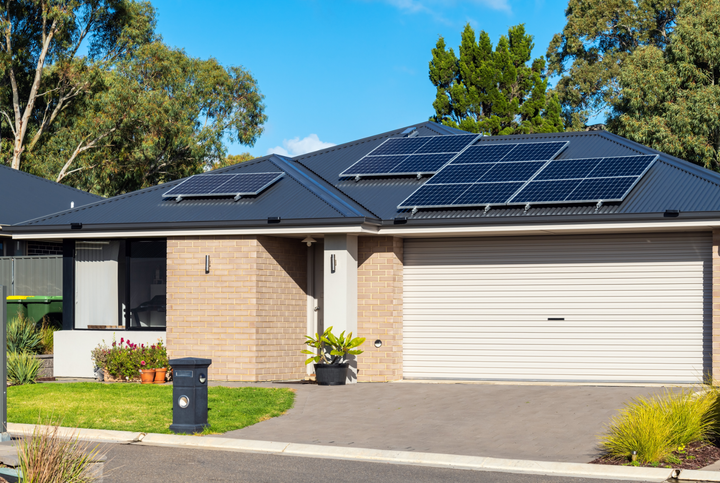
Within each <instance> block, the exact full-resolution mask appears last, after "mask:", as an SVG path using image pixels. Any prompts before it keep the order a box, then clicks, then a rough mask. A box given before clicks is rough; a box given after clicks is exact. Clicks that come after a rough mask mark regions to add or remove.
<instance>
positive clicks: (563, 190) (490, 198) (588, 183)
mask: <svg viewBox="0 0 720 483" xmlns="http://www.w3.org/2000/svg"><path fill="white" fill-rule="evenodd" d="M539 144H544V146H539ZM552 144H555V146H551V145H552ZM507 146H511V147H510V149H508V147H507ZM565 146H566V143H525V145H514V144H502V145H495V146H492V145H491V146H487V147H486V146H471V147H469V148H468V149H466V150H465V151H464V152H463V153H462V155H460V156H458V157H456V158H454V159H453V160H452V161H451V162H450V163H448V164H447V165H445V166H444V167H443V168H442V169H441V170H440V171H438V173H437V174H435V175H434V176H433V177H432V178H431V179H430V180H428V182H427V183H425V184H424V185H423V186H421V187H420V188H418V189H417V190H416V191H415V192H414V193H413V194H412V195H410V196H409V197H408V198H407V199H406V200H405V201H403V202H402V203H400V205H398V208H399V209H410V208H457V207H472V206H483V205H486V206H487V205H513V204H523V205H524V204H528V203H530V204H534V203H535V204H557V203H589V202H598V201H602V202H616V201H622V200H623V199H625V197H626V196H627V195H628V193H629V192H630V190H632V188H633V187H634V186H635V185H636V184H637V183H638V181H640V179H641V178H642V176H643V175H644V174H645V173H646V172H647V170H649V169H650V167H651V166H652V164H653V163H654V162H655V160H656V159H657V156H656V155H642V156H614V157H604V158H580V159H552V158H550V160H549V161H548V160H544V161H543V160H532V161H526V160H525V158H527V157H530V158H533V157H542V156H544V157H546V158H547V157H554V156H557V154H558V153H559V152H560V151H562V149H564V147H565ZM479 148H486V149H479ZM488 160H492V161H491V162H489V161H488Z"/></svg>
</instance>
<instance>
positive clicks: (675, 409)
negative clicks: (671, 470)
mask: <svg viewBox="0 0 720 483" xmlns="http://www.w3.org/2000/svg"><path fill="white" fill-rule="evenodd" d="M717 403H718V392H717V391H716V390H708V391H706V392H704V393H700V394H698V393H695V392H693V391H690V390H682V391H680V392H675V393H674V392H670V391H668V392H666V393H665V394H663V395H659V396H654V397H650V398H644V397H638V398H636V399H633V400H632V401H631V402H630V403H629V404H627V405H626V406H625V407H624V408H623V409H622V410H620V414H618V415H617V416H614V417H613V418H612V419H611V421H610V424H609V426H608V428H607V431H606V433H605V434H604V435H603V436H602V438H601V446H602V448H603V449H604V451H605V452H606V453H607V454H609V455H612V456H623V457H627V458H628V459H629V458H630V456H631V455H632V452H633V451H637V457H638V461H639V462H640V463H643V464H647V463H652V462H662V461H664V460H666V459H667V458H668V457H669V456H670V454H671V453H672V452H673V451H675V450H677V449H678V448H679V447H684V446H685V445H687V444H688V443H692V442H694V441H702V440H705V439H706V438H707V437H708V436H710V434H711V433H713V432H714V429H713V424H714V414H715V410H716V408H715V405H716V404H717Z"/></svg>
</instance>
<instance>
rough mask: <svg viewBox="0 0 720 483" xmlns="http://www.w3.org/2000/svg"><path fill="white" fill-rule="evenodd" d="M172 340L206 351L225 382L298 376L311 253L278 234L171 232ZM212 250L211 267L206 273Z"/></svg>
mask: <svg viewBox="0 0 720 483" xmlns="http://www.w3.org/2000/svg"><path fill="white" fill-rule="evenodd" d="M167 250H168V253H167V258H168V268H167V344H168V355H169V356H170V357H171V358H172V357H188V356H193V357H208V358H211V359H212V360H213V363H212V365H211V366H210V372H209V377H210V379H212V380H223V381H267V380H282V379H296V378H300V377H303V376H304V375H305V369H304V359H303V355H302V354H300V350H302V344H303V341H304V337H303V334H304V333H305V314H306V296H305V284H306V281H307V274H306V270H307V268H306V267H307V265H306V256H307V252H306V250H305V246H304V245H303V244H302V243H299V242H298V240H295V239H289V238H276V237H244V236H215V237H213V236H207V237H170V238H168V248H167ZM205 255H210V273H209V274H206V273H205Z"/></svg>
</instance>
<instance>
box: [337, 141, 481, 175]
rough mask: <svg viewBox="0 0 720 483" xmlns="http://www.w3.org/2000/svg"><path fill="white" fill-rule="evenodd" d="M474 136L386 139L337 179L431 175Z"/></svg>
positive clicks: (468, 143)
mask: <svg viewBox="0 0 720 483" xmlns="http://www.w3.org/2000/svg"><path fill="white" fill-rule="evenodd" d="M478 137H479V136H478V135H477V134H459V135H455V136H422V137H420V136H418V137H413V138H390V139H386V140H385V142H383V143H382V144H381V145H380V146H378V147H377V148H375V149H374V150H372V151H371V152H370V153H368V154H367V155H366V156H364V157H363V158H361V159H360V160H359V161H358V162H356V163H355V164H353V165H352V166H350V167H349V168H348V169H346V170H345V171H343V172H342V173H340V177H348V176H408V175H417V174H433V173H435V172H437V171H438V170H439V169H440V168H442V167H443V165H445V164H446V163H447V162H448V161H450V160H451V159H452V158H453V157H454V156H456V155H457V154H458V153H459V152H461V151H463V149H465V148H466V147H467V146H468V145H470V144H472V143H473V142H474V141H475V140H476V139H477V138H478Z"/></svg>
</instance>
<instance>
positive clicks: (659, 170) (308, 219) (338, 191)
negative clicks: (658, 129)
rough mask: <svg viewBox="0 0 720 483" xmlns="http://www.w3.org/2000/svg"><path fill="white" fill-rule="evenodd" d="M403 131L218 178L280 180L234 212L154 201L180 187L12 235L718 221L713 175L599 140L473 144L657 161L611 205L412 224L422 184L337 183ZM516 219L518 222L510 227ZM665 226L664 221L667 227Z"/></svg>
mask: <svg viewBox="0 0 720 483" xmlns="http://www.w3.org/2000/svg"><path fill="white" fill-rule="evenodd" d="M411 127H415V128H416V130H417V132H418V134H419V135H420V136H441V135H451V134H458V133H462V131H458V130H456V129H452V128H449V127H446V126H440V125H438V124H435V123H432V122H425V123H420V124H416V125H414V126H411ZM406 128H407V127H403V128H400V129H397V130H394V131H390V132H386V133H383V134H379V135H376V136H370V137H367V138H363V139H359V140H356V141H353V142H350V143H346V144H342V145H339V146H333V147H330V148H327V149H323V150H320V151H316V152H313V153H308V154H305V155H302V156H298V157H295V158H289V157H284V156H278V155H270V156H266V157H263V158H259V159H256V160H252V161H247V162H245V163H240V164H238V165H235V166H230V167H227V168H223V169H221V170H217V171H216V172H217V173H232V172H280V171H283V172H285V173H286V176H284V177H283V178H282V179H281V180H280V181H278V182H277V183H275V184H274V185H272V186H271V187H269V188H268V189H267V190H265V191H264V192H262V193H260V194H259V195H258V196H257V197H248V198H243V199H241V200H239V201H237V202H235V201H233V200H232V199H227V198H217V199H207V198H206V199H185V200H183V201H182V202H180V203H176V202H175V201H174V200H172V199H169V200H168V199H163V198H162V193H164V192H165V191H167V190H168V189H169V188H171V187H172V186H174V185H176V184H177V183H179V182H180V181H182V180H179V181H175V182H172V183H166V184H164V185H160V186H156V187H153V188H148V189H145V190H141V191H136V192H133V193H128V194H126V195H121V196H117V197H114V198H110V199H108V200H103V201H100V202H98V203H93V204H91V205H87V206H84V207H81V208H80V209H75V210H68V211H65V212H61V213H56V214H53V215H50V216H44V217H41V218H38V219H35V220H31V221H29V222H26V223H23V224H21V225H16V227H13V228H12V230H14V231H38V232H40V231H42V230H43V229H45V230H49V229H51V227H63V229H69V224H70V223H83V224H84V225H92V226H95V227H97V228H98V229H100V227H108V228H110V227H112V228H116V229H118V228H119V229H132V228H137V227H142V226H152V227H158V226H160V225H162V226H165V227H168V228H177V227H210V226H257V225H260V224H266V223H267V218H268V217H280V218H281V219H282V220H283V225H282V226H287V224H290V225H297V226H304V225H308V224H323V225H330V224H336V225H340V224H342V225H347V224H353V223H355V224H360V223H373V224H383V225H387V224H392V223H393V220H394V219H395V218H396V217H399V216H401V217H408V218H409V220H408V225H406V226H411V225H413V224H420V225H427V224H431V225H432V224H436V225H440V224H446V223H461V224H488V223H490V224H494V223H500V224H506V223H511V224H517V223H523V224H533V223H539V222H542V221H544V220H549V219H551V220H552V221H553V222H567V223H574V222H577V221H582V220H589V219H592V220H593V221H607V220H611V219H648V218H657V217H658V216H660V217H662V213H664V212H665V211H666V210H680V211H681V212H683V213H685V214H686V216H693V217H695V216H698V217H699V216H705V217H708V216H709V217H715V216H717V214H716V213H717V212H720V174H718V173H715V172H713V171H709V170H707V169H704V168H701V167H699V166H696V165H694V164H692V163H688V162H686V161H683V160H680V159H677V158H674V157H672V156H668V155H666V154H664V153H659V152H658V151H655V150H653V149H650V148H648V147H646V146H643V145H641V144H638V143H634V142H632V141H629V140H627V139H624V138H622V137H620V136H616V135H613V134H610V133H608V132H606V131H590V132H568V133H552V134H532V135H514V136H494V137H485V138H481V139H480V140H479V141H478V142H480V143H500V144H502V143H516V142H523V141H526V142H531V141H538V140H566V141H570V144H569V146H568V148H567V149H566V150H565V151H563V152H562V153H561V154H560V156H559V158H560V159H568V158H576V157H602V156H622V155H636V154H660V157H659V159H658V161H657V162H656V163H655V164H654V165H653V167H652V168H651V169H650V170H649V171H648V173H647V174H646V175H645V176H644V177H643V179H642V180H641V181H640V182H639V183H638V184H637V186H635V188H634V189H633V190H632V191H631V192H630V194H629V195H628V196H627V198H626V199H625V200H624V201H623V202H622V203H619V204H606V205H604V206H601V207H599V208H597V207H596V206H595V205H594V204H593V205H558V206H537V207H531V208H530V209H529V210H527V211H526V210H525V209H524V208H523V207H507V208H505V207H493V208H492V209H491V210H490V211H489V212H487V213H486V212H485V211H484V209H456V210H449V209H439V210H419V211H418V212H417V213H415V214H414V215H412V214H411V213H410V212H409V211H408V210H398V209H397V205H398V204H399V203H400V202H401V201H402V200H404V199H405V198H406V197H407V196H409V195H410V194H411V193H412V192H413V191H415V190H416V189H417V188H418V187H419V186H421V185H422V184H423V183H425V182H426V181H427V179H429V178H427V177H426V178H423V179H419V180H418V179H416V178H414V177H398V178H393V177H378V178H363V179H361V180H360V181H357V182H356V181H354V180H352V179H347V178H345V179H341V178H340V177H339V173H341V172H342V171H343V170H345V169H346V168H347V167H349V166H350V165H352V164H353V163H355V162H356V161H357V160H359V159H360V158H361V157H363V156H364V155H365V154H367V153H369V152H370V151H371V150H372V149H374V148H375V147H376V146H378V145H379V144H380V143H382V142H383V141H384V140H385V139H387V138H389V137H393V136H398V135H400V133H401V132H402V131H403V130H405V129H406ZM518 217H523V218H524V220H523V221H520V220H518ZM670 221H672V220H671V219H670Z"/></svg>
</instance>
